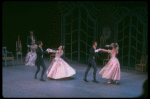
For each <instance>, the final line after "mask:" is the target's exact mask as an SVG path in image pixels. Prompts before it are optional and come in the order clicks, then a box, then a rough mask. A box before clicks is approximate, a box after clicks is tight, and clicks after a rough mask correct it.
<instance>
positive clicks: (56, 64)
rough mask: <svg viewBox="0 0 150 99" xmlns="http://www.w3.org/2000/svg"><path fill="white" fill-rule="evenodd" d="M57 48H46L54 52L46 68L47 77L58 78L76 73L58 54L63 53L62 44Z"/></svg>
mask: <svg viewBox="0 0 150 99" xmlns="http://www.w3.org/2000/svg"><path fill="white" fill-rule="evenodd" d="M58 49H59V50H51V49H47V50H48V51H50V52H54V53H56V55H55V58H54V59H53V61H52V63H51V64H50V66H49V68H48V70H47V77H49V78H53V79H60V78H65V77H70V76H72V75H74V74H75V73H76V71H75V69H73V68H72V67H70V66H69V64H68V63H66V62H65V61H64V60H63V59H62V58H60V56H61V55H63V50H62V46H60V47H59V48H58Z"/></svg>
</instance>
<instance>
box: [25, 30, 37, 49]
mask: <svg viewBox="0 0 150 99" xmlns="http://www.w3.org/2000/svg"><path fill="white" fill-rule="evenodd" d="M32 40H35V44H37V38H36V36H34V35H33V31H30V36H28V37H27V47H30V46H31V45H32V44H31V43H32ZM30 50H31V49H29V50H28V52H30Z"/></svg>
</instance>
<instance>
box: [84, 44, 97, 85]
mask: <svg viewBox="0 0 150 99" xmlns="http://www.w3.org/2000/svg"><path fill="white" fill-rule="evenodd" d="M92 44H93V47H91V48H90V55H89V58H88V63H87V65H88V67H87V70H86V72H85V76H84V79H83V80H84V81H85V82H88V81H87V79H86V78H87V74H88V72H89V70H90V69H91V66H92V68H93V69H94V72H93V82H95V83H99V82H98V81H97V80H96V71H97V66H96V63H95V56H96V53H95V52H98V51H99V49H98V48H100V47H97V42H93V43H92Z"/></svg>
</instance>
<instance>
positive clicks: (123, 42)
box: [122, 19, 124, 66]
mask: <svg viewBox="0 0 150 99" xmlns="http://www.w3.org/2000/svg"><path fill="white" fill-rule="evenodd" d="M123 38H124V19H123ZM123 44H124V39H123V41H122V66H123Z"/></svg>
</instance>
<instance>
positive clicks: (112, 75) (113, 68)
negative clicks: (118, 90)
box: [99, 50, 120, 80]
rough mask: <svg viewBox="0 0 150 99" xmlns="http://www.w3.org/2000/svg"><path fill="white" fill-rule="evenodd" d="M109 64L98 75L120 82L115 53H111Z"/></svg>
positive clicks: (118, 65) (118, 66)
mask: <svg viewBox="0 0 150 99" xmlns="http://www.w3.org/2000/svg"><path fill="white" fill-rule="evenodd" d="M109 53H110V54H111V58H110V60H109V62H108V63H107V64H106V65H105V66H104V67H103V68H102V69H101V70H100V72H99V74H100V75H102V78H105V79H112V80H120V63H119V61H118V59H117V58H116V53H112V51H111V50H109Z"/></svg>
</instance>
